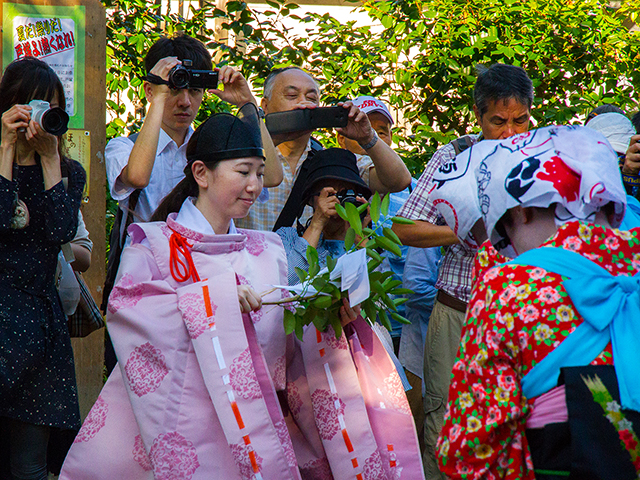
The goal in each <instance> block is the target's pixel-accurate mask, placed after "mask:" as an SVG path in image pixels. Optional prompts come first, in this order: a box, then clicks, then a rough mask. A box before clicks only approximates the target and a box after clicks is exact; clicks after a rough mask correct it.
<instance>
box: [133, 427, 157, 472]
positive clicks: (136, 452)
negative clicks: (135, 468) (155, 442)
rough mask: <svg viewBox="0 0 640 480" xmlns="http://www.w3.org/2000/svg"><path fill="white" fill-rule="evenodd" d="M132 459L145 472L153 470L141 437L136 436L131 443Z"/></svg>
mask: <svg viewBox="0 0 640 480" xmlns="http://www.w3.org/2000/svg"><path fill="white" fill-rule="evenodd" d="M133 459H134V460H135V461H136V462H137V463H138V465H140V466H141V467H142V469H143V470H144V471H145V472H150V471H151V470H153V466H152V465H151V460H149V455H147V450H146V449H145V448H144V442H143V441H142V435H136V438H135V441H134V443H133Z"/></svg>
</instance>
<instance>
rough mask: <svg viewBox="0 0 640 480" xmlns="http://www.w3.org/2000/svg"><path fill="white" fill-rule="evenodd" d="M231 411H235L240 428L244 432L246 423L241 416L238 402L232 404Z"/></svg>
mask: <svg viewBox="0 0 640 480" xmlns="http://www.w3.org/2000/svg"><path fill="white" fill-rule="evenodd" d="M231 410H233V414H234V415H235V417H236V422H238V428H240V430H242V429H243V428H244V422H243V421H242V415H240V410H238V404H237V403H236V402H231Z"/></svg>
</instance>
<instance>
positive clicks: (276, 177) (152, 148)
mask: <svg viewBox="0 0 640 480" xmlns="http://www.w3.org/2000/svg"><path fill="white" fill-rule="evenodd" d="M183 63H186V64H187V67H186V68H185V66H184V65H183ZM145 68H146V70H147V72H148V75H147V78H146V80H145V83H144V91H145V95H146V98H147V100H148V101H149V110H148V112H147V115H146V117H145V119H144V122H143V124H142V128H141V129H140V132H139V133H138V134H137V135H132V136H130V137H118V138H114V139H113V140H111V141H110V142H109V143H108V145H107V147H106V149H105V157H106V164H107V177H108V180H109V188H110V191H111V196H112V197H113V198H114V199H115V200H117V201H118V203H119V206H120V208H121V209H122V210H123V212H131V213H132V214H133V220H134V221H138V222H140V221H142V222H144V221H148V220H149V218H150V217H151V215H152V214H153V212H154V211H155V209H156V208H157V207H158V205H159V204H160V201H161V200H162V199H163V198H164V196H165V195H166V194H168V193H169V192H170V191H171V190H172V189H173V187H175V186H176V185H177V184H178V182H180V180H182V179H183V178H184V172H183V170H184V167H185V166H186V164H187V158H186V153H185V152H186V147H187V143H188V141H189V138H191V134H192V133H193V128H192V127H191V124H192V122H193V121H194V119H195V118H196V115H197V113H198V109H199V108H200V104H201V103H202V99H203V95H204V90H205V89H207V90H208V91H210V92H212V93H214V94H215V95H217V96H218V97H220V98H221V99H222V100H224V101H227V102H229V103H231V104H233V105H236V106H241V105H244V104H245V103H249V102H251V103H254V104H256V103H257V102H256V100H255V98H254V97H253V95H252V94H251V91H250V89H249V85H248V84H247V81H246V80H245V79H244V77H243V76H242V74H241V73H239V72H236V71H234V70H233V69H232V68H230V67H222V68H221V69H220V70H219V71H217V72H211V69H212V61H211V55H210V54H209V52H208V51H207V49H206V48H205V46H204V45H203V44H202V42H200V41H198V40H196V39H194V38H191V37H188V36H186V35H176V36H175V37H173V38H167V37H163V38H161V39H160V40H158V41H157V42H156V43H155V44H153V46H152V47H151V48H150V49H149V52H148V53H147V55H146V57H145ZM184 69H186V70H189V69H192V70H201V71H204V72H200V73H202V75H204V76H206V77H207V78H210V79H211V80H210V81H208V80H207V79H205V81H201V82H199V83H198V84H197V85H196V88H194V87H193V86H188V85H187V86H186V87H187V88H175V87H176V85H175V84H176V83H177V86H178V87H183V85H184V84H183V83H180V82H181V81H184V79H185V77H186V78H189V73H188V71H184ZM176 72H177V75H176ZM215 73H217V77H219V78H217V80H218V81H219V82H220V83H222V84H223V85H224V90H218V89H216V88H215V85H216V83H217V82H216V78H215V77H216V75H215ZM187 83H188V81H187ZM261 128H263V129H264V130H263V143H264V148H265V152H266V154H267V161H266V169H265V185H267V186H274V185H278V183H280V181H281V179H282V172H281V170H280V162H279V161H274V160H275V148H274V147H273V144H272V143H271V138H270V137H269V135H268V133H267V131H266V128H264V125H263V126H262V127H261ZM126 217H127V215H124V219H123V220H122V223H121V225H120V226H119V229H120V230H119V231H120V235H121V239H123V237H125V234H126V232H125V223H126Z"/></svg>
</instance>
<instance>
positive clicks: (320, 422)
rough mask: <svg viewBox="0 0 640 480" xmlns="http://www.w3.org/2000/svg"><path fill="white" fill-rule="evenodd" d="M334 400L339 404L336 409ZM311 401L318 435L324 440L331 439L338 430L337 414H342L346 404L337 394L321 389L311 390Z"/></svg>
mask: <svg viewBox="0 0 640 480" xmlns="http://www.w3.org/2000/svg"><path fill="white" fill-rule="evenodd" d="M336 400H337V401H338V404H339V406H340V407H339V409H338V410H336V405H335V403H336ZM311 403H312V404H313V411H314V412H315V415H316V425H317V426H318V432H319V433H320V437H322V438H323V439H324V440H331V439H332V438H333V437H334V436H335V434H336V433H338V432H339V431H340V423H339V422H338V414H339V413H340V414H343V415H344V409H345V406H346V405H345V404H344V402H343V401H342V400H341V399H339V398H338V396H337V395H334V394H332V393H331V392H330V391H329V390H322V389H318V390H316V391H315V392H313V394H312V395H311Z"/></svg>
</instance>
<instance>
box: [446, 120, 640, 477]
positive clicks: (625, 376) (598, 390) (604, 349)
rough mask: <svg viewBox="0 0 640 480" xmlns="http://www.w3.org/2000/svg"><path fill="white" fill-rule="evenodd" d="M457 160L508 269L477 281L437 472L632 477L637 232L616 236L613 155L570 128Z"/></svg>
mask: <svg viewBox="0 0 640 480" xmlns="http://www.w3.org/2000/svg"><path fill="white" fill-rule="evenodd" d="M465 153H466V152H465ZM465 156H468V161H467V162H463V163H464V164H465V165H467V166H468V168H469V174H470V176H471V177H473V178H474V179H475V183H476V192H477V197H478V202H477V205H478V212H480V213H481V216H482V219H483V222H484V225H486V231H487V235H488V237H489V239H490V240H491V243H492V244H493V245H494V247H496V248H497V249H498V250H499V251H501V252H502V253H505V254H507V255H509V256H511V257H515V260H513V261H511V262H509V263H506V264H499V265H497V266H494V267H493V268H491V269H489V270H486V271H485V272H483V274H482V275H481V276H480V278H478V281H477V283H476V284H475V285H474V288H473V291H472V294H471V299H470V302H469V309H468V310H467V316H466V320H465V324H464V327H463V330H462V343H461V347H460V351H459V354H458V359H457V361H456V363H455V364H454V367H453V374H452V380H451V387H450V391H449V404H448V406H447V413H446V415H445V424H444V427H443V429H442V433H441V436H440V438H439V441H438V447H437V451H438V457H439V462H440V467H441V469H442V471H443V472H444V473H445V474H446V475H447V476H448V477H449V478H463V479H464V478H505V479H534V478H538V479H540V478H544V479H560V478H566V477H567V476H569V475H572V476H573V477H572V478H616V479H626V478H637V472H636V468H635V467H634V465H633V463H632V462H635V464H636V465H638V462H637V452H635V450H634V448H631V447H633V445H634V444H633V442H634V441H635V442H637V434H638V433H637V429H638V427H637V425H639V423H638V421H637V420H638V419H640V373H638V368H637V366H638V365H640V353H639V352H638V350H637V348H636V346H637V344H638V341H640V322H639V321H638V319H639V318H640V296H639V294H638V292H639V291H640V229H632V230H630V231H621V230H617V229H614V228H615V227H617V226H618V225H620V222H621V220H622V217H623V215H624V213H625V206H626V195H625V191H624V187H623V185H622V181H621V179H620V174H619V170H618V164H617V155H616V154H615V152H614V151H613V149H612V148H611V146H610V144H609V143H608V142H607V141H606V139H605V138H604V137H603V136H602V135H600V134H599V133H597V132H594V131H592V130H589V129H587V128H584V127H577V126H572V127H547V128H543V129H539V130H535V131H532V132H529V133H525V134H522V135H518V136H514V137H512V138H509V139H506V140H502V141H486V142H482V143H480V144H478V145H476V146H474V147H472V148H471V149H470V151H469V153H468V154H466V155H465ZM470 212H471V209H469V210H467V211H464V212H463V211H461V212H458V213H459V214H460V215H461V216H465V217H466V216H469V214H470ZM472 217H473V215H472ZM472 221H473V218H471V220H470V221H467V222H465V225H469V224H470V223H472ZM612 227H613V228H612ZM465 228H467V227H465ZM458 233H459V235H460V236H462V237H463V238H464V235H465V230H460V231H459V232H458ZM538 247H543V248H538ZM633 427H634V428H635V429H636V432H635V433H634V432H633V429H632V428H633ZM627 436H628V437H629V438H630V439H631V440H630V441H626V440H625V439H626V438H627ZM634 439H635V440H634ZM621 440H622V442H621ZM621 443H622V444H623V445H625V447H626V448H627V449H629V452H630V453H631V456H629V454H628V453H627V452H625V450H624V449H623V448H621ZM634 452H635V453H634Z"/></svg>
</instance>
